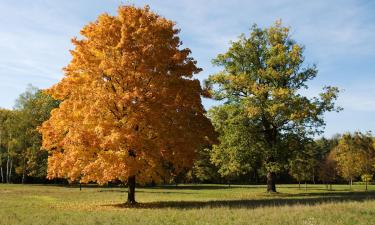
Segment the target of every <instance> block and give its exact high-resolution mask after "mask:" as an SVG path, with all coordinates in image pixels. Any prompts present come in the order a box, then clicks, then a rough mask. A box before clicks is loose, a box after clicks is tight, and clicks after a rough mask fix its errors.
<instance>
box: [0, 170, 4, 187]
mask: <svg viewBox="0 0 375 225" xmlns="http://www.w3.org/2000/svg"><path fill="white" fill-rule="evenodd" d="M0 173H1V183H4V173H3V166H1V167H0Z"/></svg>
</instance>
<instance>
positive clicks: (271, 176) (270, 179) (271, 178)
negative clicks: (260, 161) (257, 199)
mask: <svg viewBox="0 0 375 225" xmlns="http://www.w3.org/2000/svg"><path fill="white" fill-rule="evenodd" d="M275 183H276V182H275V173H273V172H268V173H267V192H269V193H274V192H276V185H275Z"/></svg>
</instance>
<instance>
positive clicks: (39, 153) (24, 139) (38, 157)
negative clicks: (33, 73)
mask: <svg viewBox="0 0 375 225" xmlns="http://www.w3.org/2000/svg"><path fill="white" fill-rule="evenodd" d="M58 106H59V101H57V100H54V99H53V98H52V97H51V96H49V95H47V94H45V93H43V91H42V90H40V89H38V88H36V87H34V86H32V85H29V86H28V88H27V89H26V91H25V92H24V93H22V94H21V95H20V96H19V97H18V99H17V101H16V105H15V110H17V111H18V115H19V125H18V129H19V132H18V133H19V135H17V140H18V142H19V143H20V145H21V149H20V152H19V165H18V167H17V170H16V172H18V174H20V175H21V176H22V183H24V182H25V179H26V176H33V177H39V178H44V177H46V175H47V158H48V153H47V151H45V150H43V149H42V137H41V134H40V133H39V132H38V130H37V128H38V127H39V126H40V125H41V124H42V123H43V122H44V121H46V120H47V119H48V118H49V117H50V112H51V111H52V109H54V108H56V107H58Z"/></svg>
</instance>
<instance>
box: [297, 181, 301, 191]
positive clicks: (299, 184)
mask: <svg viewBox="0 0 375 225" xmlns="http://www.w3.org/2000/svg"><path fill="white" fill-rule="evenodd" d="M298 189H299V190H301V181H298Z"/></svg>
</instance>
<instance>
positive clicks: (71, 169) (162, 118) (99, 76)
mask: <svg viewBox="0 0 375 225" xmlns="http://www.w3.org/2000/svg"><path fill="white" fill-rule="evenodd" d="M80 33H81V35H82V37H83V38H82V39H80V40H79V39H77V38H74V39H73V40H72V42H73V44H74V45H75V49H74V50H72V51H71V54H72V57H73V58H72V61H71V62H70V63H69V65H68V66H67V67H66V68H64V72H65V76H64V78H63V79H62V80H61V81H60V82H59V83H57V84H56V85H54V86H53V87H51V88H50V89H48V90H47V92H48V93H49V94H51V95H52V96H53V97H54V98H56V99H59V100H61V101H62V102H61V104H60V107H59V108H57V109H55V110H53V111H52V116H51V118H50V119H49V120H48V121H46V122H45V123H44V124H43V125H42V127H41V128H40V131H41V133H42V135H43V147H44V148H45V149H47V150H48V151H49V154H50V156H49V159H48V178H50V179H52V178H67V179H69V180H70V181H80V182H83V183H87V182H90V181H94V182H97V183H99V184H105V183H107V182H110V181H116V180H119V181H123V182H126V183H128V186H129V191H128V200H127V202H128V203H130V204H133V203H135V183H136V178H137V183H141V184H144V183H147V182H151V181H153V182H160V181H161V180H162V179H163V178H165V177H168V176H169V175H170V174H171V171H172V172H173V173H174V174H177V173H178V172H179V171H181V170H182V169H184V168H189V167H191V166H192V164H193V161H194V157H195V150H196V149H198V148H199V147H201V146H202V145H206V144H207V143H209V142H211V141H212V140H213V138H214V131H213V127H212V125H211V123H210V121H209V120H208V119H207V118H206V117H205V115H204V114H205V111H204V108H203V106H202V103H201V99H200V96H201V93H202V89H201V86H200V83H199V81H198V80H196V79H193V75H194V74H196V73H198V72H200V70H201V69H200V68H198V67H197V66H196V61H195V60H194V59H193V58H192V57H190V56H189V55H190V50H189V49H187V48H184V49H180V46H181V44H182V43H181V41H180V39H179V37H178V36H177V35H178V33H179V30H178V29H176V28H175V23H174V22H172V21H170V20H167V19H165V18H163V17H161V16H159V15H157V14H155V13H153V12H151V11H150V9H149V7H148V6H146V7H144V8H135V7H133V6H120V7H119V9H118V15H117V16H111V15H108V14H103V15H100V16H99V17H98V19H97V20H96V21H95V22H93V23H90V24H88V25H86V26H85V27H84V28H83V29H82V30H81V32H80ZM171 168H172V169H171Z"/></svg>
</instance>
